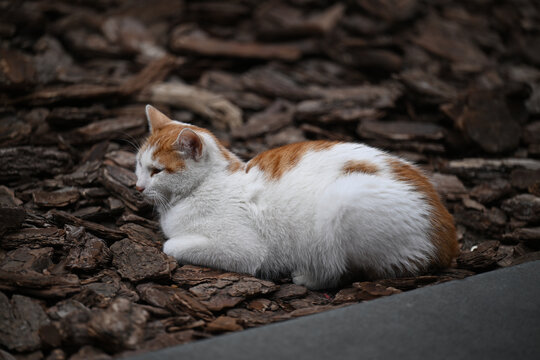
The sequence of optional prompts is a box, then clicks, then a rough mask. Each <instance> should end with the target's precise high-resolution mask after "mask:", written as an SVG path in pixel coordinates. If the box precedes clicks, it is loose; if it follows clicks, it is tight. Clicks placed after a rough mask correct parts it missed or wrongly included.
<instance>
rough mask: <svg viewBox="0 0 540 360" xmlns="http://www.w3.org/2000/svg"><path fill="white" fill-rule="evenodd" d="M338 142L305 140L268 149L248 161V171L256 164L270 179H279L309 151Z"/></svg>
mask: <svg viewBox="0 0 540 360" xmlns="http://www.w3.org/2000/svg"><path fill="white" fill-rule="evenodd" d="M338 143H339V142H338V141H324V140H318V141H304V142H300V143H295V144H289V145H285V146H281V147H279V148H277V149H272V150H268V151H265V152H263V153H260V154H259V155H257V156H255V157H254V158H253V159H251V160H250V161H249V162H248V163H247V167H246V173H247V172H249V170H251V168H253V167H254V166H256V167H258V168H259V169H260V170H261V171H262V172H264V173H266V175H267V176H268V177H269V178H270V179H272V180H278V179H280V178H281V177H282V176H283V174H285V173H286V172H287V171H289V170H290V169H292V168H293V167H294V166H295V165H296V164H298V162H299V161H300V159H301V158H302V156H303V155H304V154H305V153H307V152H308V151H322V150H326V149H330V148H331V147H332V146H334V145H336V144H338Z"/></svg>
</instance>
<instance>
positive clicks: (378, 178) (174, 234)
mask: <svg viewBox="0 0 540 360" xmlns="http://www.w3.org/2000/svg"><path fill="white" fill-rule="evenodd" d="M147 112H148V117H149V121H150V125H151V128H152V134H151V136H150V138H149V139H148V141H147V143H146V144H145V145H144V146H143V148H142V149H141V151H140V152H139V155H138V159H139V161H138V165H137V175H138V178H139V181H138V186H139V188H140V189H141V190H142V189H143V188H145V190H144V192H145V194H146V195H148V196H150V197H153V198H154V199H156V198H157V197H160V199H161V200H158V204H160V205H158V210H159V212H160V215H161V217H160V222H161V226H162V229H163V232H164V234H165V236H166V237H167V239H168V241H167V242H166V243H165V245H164V251H165V253H167V254H169V255H172V256H173V257H175V258H176V259H178V260H179V261H180V262H185V263H191V264H198V265H204V266H210V267H215V268H220V269H226V270H231V271H238V272H244V273H250V274H253V275H258V276H262V277H268V278H274V277H277V276H280V275H289V274H291V276H292V278H293V281H294V282H295V283H297V284H303V285H306V286H307V287H309V288H323V287H332V286H335V285H337V284H338V282H339V281H340V280H341V279H342V278H343V277H344V276H345V275H347V274H350V273H356V272H361V273H363V274H369V275H370V276H375V277H383V276H400V275H408V274H415V273H418V272H420V271H423V270H425V269H427V268H428V267H430V266H448V265H449V263H450V261H451V260H452V258H453V257H454V256H455V255H456V252H457V241H456V235H455V229H454V226H453V222H452V217H451V216H450V215H449V214H448V212H447V211H446V210H445V209H444V207H443V206H442V205H441V203H440V200H439V199H438V197H437V195H436V193H435V191H434V190H433V188H432V186H431V185H430V184H429V182H428V181H427V180H426V179H425V177H424V176H423V175H421V174H420V173H418V172H417V171H416V170H415V169H414V167H413V166H411V165H410V164H408V163H406V162H404V161H403V160H400V159H398V158H396V157H393V156H390V155H388V154H386V153H384V152H382V151H379V150H377V149H374V148H371V147H368V146H365V145H361V144H355V143H338V142H324V141H316V142H305V143H299V144H292V145H287V146H285V147H281V148H278V149H274V150H270V151H267V152H264V153H262V154H260V155H258V156H257V157H255V158H254V159H252V160H251V161H249V162H248V163H247V164H244V163H243V162H241V161H240V160H239V159H238V158H237V157H236V156H234V155H233V154H232V153H230V152H229V151H228V150H226V149H225V148H224V147H223V146H221V144H220V143H219V142H218V141H217V140H216V139H215V138H214V137H213V136H212V135H211V134H210V133H209V132H208V131H206V130H204V129H200V128H197V127H193V126H191V125H188V124H183V123H178V122H172V121H171V120H169V119H168V118H166V117H165V116H164V115H163V114H161V113H159V112H158V111H157V110H155V109H153V108H151V107H149V108H148V111H147ZM183 129H187V130H184V131H182V130H183ZM152 167H155V168H157V170H160V169H164V170H163V171H161V172H157V170H154V172H155V173H154V175H153V176H150V174H151V171H152V170H151V168H152ZM159 177H161V179H159ZM155 193H159V194H160V195H156V194H155Z"/></svg>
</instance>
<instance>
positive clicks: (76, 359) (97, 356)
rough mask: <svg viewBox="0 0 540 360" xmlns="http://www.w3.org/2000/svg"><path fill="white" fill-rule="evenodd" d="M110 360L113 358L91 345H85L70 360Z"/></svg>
mask: <svg viewBox="0 0 540 360" xmlns="http://www.w3.org/2000/svg"><path fill="white" fill-rule="evenodd" d="M87 359H88V360H110V359H112V357H111V356H110V355H108V354H107V353H105V352H103V351H102V350H100V349H98V348H95V347H94V346H91V345H85V346H83V347H81V348H80V349H79V351H77V352H76V353H75V354H73V355H71V356H70V357H69V360H87Z"/></svg>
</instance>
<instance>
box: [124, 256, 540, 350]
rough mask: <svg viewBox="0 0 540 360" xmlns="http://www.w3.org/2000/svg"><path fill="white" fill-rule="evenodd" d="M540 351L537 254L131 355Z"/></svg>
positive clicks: (538, 264) (539, 285)
mask: <svg viewBox="0 0 540 360" xmlns="http://www.w3.org/2000/svg"><path fill="white" fill-rule="evenodd" d="M183 358H189V359H191V360H196V359H212V360H216V359H258V360H264V359H272V360H275V359H295V360H303V359H306V360H307V359H310V360H313V359H394V358H399V359H400V360H405V359H423V358H425V359H490V360H492V359H540V261H535V262H530V263H525V264H522V265H518V266H515V267H511V268H506V269H501V270H496V271H492V272H489V273H485V274H480V275H476V276H473V277H470V278H467V279H464V280H457V281H452V282H448V283H444V284H439V285H435V286H431V287H425V288H421V289H417V290H413V291H409V292H406V293H402V294H397V295H393V296H391V297H388V298H381V299H377V300H372V301H369V302H365V303H360V304H354V305H351V306H348V307H345V308H341V309H336V310H331V311H328V312H324V313H320V314H316V315H311V316H306V317H302V318H298V319H294V320H289V321H285V322H282V323H276V324H271V325H267V326H262V327H259V328H254V329H249V330H245V331H241V332H238V333H232V334H227V335H222V336H218V337H214V338H211V339H208V340H202V341H197V342H194V343H189V344H186V345H180V346H175V347H170V348H166V349H162V350H158V351H155V352H151V353H145V354H141V355H137V356H133V357H130V358H129V360H143V359H144V360H146V359H148V360H154V359H155V360H158V359H159V360H168V359H183Z"/></svg>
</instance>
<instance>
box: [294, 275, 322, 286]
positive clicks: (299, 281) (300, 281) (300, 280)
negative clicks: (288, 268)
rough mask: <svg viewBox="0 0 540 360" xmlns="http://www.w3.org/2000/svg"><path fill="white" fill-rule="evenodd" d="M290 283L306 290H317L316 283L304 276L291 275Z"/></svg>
mask: <svg viewBox="0 0 540 360" xmlns="http://www.w3.org/2000/svg"><path fill="white" fill-rule="evenodd" d="M292 281H293V283H295V284H296V285H302V286H305V287H307V288H308V289H317V288H318V283H317V281H316V280H314V279H312V278H311V277H310V276H308V275H305V274H292Z"/></svg>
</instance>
